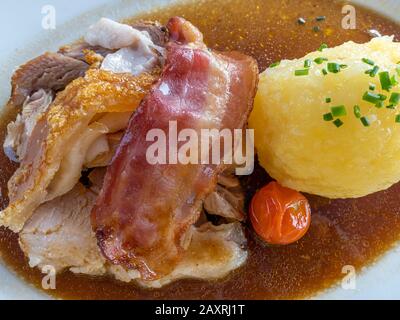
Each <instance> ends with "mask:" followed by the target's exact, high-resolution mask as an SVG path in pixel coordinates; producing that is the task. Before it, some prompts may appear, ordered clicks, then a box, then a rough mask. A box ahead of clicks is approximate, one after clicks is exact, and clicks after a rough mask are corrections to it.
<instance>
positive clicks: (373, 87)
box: [369, 83, 376, 91]
mask: <svg viewBox="0 0 400 320" xmlns="http://www.w3.org/2000/svg"><path fill="white" fill-rule="evenodd" d="M375 89H376V85H374V84H373V83H370V84H369V90H371V91H374V90H375Z"/></svg>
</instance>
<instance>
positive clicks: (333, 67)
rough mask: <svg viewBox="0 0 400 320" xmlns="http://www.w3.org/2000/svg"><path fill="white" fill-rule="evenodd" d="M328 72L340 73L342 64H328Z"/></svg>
mask: <svg viewBox="0 0 400 320" xmlns="http://www.w3.org/2000/svg"><path fill="white" fill-rule="evenodd" d="M328 71H329V72H332V73H338V72H339V71H340V64H338V63H334V62H330V63H328Z"/></svg>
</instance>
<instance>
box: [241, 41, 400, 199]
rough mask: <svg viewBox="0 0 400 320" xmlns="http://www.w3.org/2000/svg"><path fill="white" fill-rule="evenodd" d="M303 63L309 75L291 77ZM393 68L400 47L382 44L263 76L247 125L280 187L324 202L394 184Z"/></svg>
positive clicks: (397, 145)
mask: <svg viewBox="0 0 400 320" xmlns="http://www.w3.org/2000/svg"><path fill="white" fill-rule="evenodd" d="M318 58H323V59H318ZM315 59H317V60H316V61H315ZM306 60H311V66H310V68H309V70H308V75H297V76H296V75H295V73H296V70H304V69H306V68H305V66H307V64H308V63H307V62H306V63H305V61H306ZM399 62H400V44H399V43H396V42H393V39H392V38H391V37H382V38H375V39H373V40H372V41H370V42H369V43H365V44H356V43H354V42H347V43H345V44H343V45H341V46H338V47H336V48H332V49H323V50H322V51H316V52H313V53H310V54H308V55H307V56H305V57H304V58H302V59H298V60H290V61H288V60H285V61H282V62H281V63H280V64H279V65H278V66H276V67H274V68H269V69H267V70H266V71H265V72H264V73H262V74H261V78H260V84H259V89H258V93H257V97H256V101H255V107H254V110H253V112H252V114H251V116H250V120H249V125H250V127H251V128H253V129H254V131H255V146H256V149H257V152H258V157H259V161H260V163H261V165H262V166H263V167H264V168H265V169H266V170H267V172H268V173H269V174H270V175H271V176H272V177H273V178H274V179H276V180H277V181H278V182H280V183H281V184H282V185H284V186H286V187H289V188H292V189H295V190H298V191H303V192H307V193H311V194H317V195H321V196H324V197H328V198H356V197H361V196H365V195H367V194H370V193H374V192H377V191H380V190H384V189H387V188H388V187H390V186H391V185H393V184H394V183H396V182H398V181H399V180H400V123H399V122H398V121H400V116H399V118H398V119H397V120H396V116H397V115H398V114H400V106H397V104H398V101H397V100H398V98H399V97H400V96H397V95H396V93H400V86H399V85H398V83H397V81H398V80H399V79H400V77H399V74H400V64H399V65H398V64H397V63H399ZM328 63H330V65H329V68H328ZM332 63H337V65H335V64H332ZM374 66H376V67H379V70H378V71H377V69H376V70H374V71H372V75H373V74H374V73H376V76H374V77H373V76H371V75H370V74H369V73H371V72H370V70H372V69H373V68H374ZM328 69H330V70H331V71H328ZM335 69H337V71H338V70H339V71H338V72H337V73H334V72H336V71H335ZM325 70H326V71H327V72H325ZM332 71H333V72H332ZM304 73H307V72H306V71H305V72H304V71H302V72H300V74H304ZM324 73H325V74H324ZM388 76H389V77H390V78H389V81H388ZM381 78H382V80H381ZM382 87H383V88H385V89H386V90H384V89H383V88H382ZM366 93H367V94H368V96H365V97H366V99H367V100H370V101H366V100H365V99H363V96H364V95H365V94H366ZM379 95H381V96H379ZM385 97H386V99H385ZM390 100H391V101H390ZM379 101H382V102H379ZM355 106H358V107H355ZM334 107H336V108H334ZM388 107H389V108H388ZM332 108H333V109H332ZM354 108H355V109H356V110H355V112H354ZM332 111H333V112H332ZM344 112H345V113H346V115H343V113H344ZM332 113H334V114H333V115H332ZM324 115H325V119H324ZM331 118H333V119H331Z"/></svg>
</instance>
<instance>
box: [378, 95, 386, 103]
mask: <svg viewBox="0 0 400 320" xmlns="http://www.w3.org/2000/svg"><path fill="white" fill-rule="evenodd" d="M378 96H379V99H381V101H385V100H386V99H387V96H385V95H384V94H380V93H379V94H378Z"/></svg>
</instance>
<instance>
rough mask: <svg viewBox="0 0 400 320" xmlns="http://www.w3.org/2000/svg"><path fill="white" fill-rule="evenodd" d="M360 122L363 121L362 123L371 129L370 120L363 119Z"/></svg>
mask: <svg viewBox="0 0 400 320" xmlns="http://www.w3.org/2000/svg"><path fill="white" fill-rule="evenodd" d="M360 121H361V123H362V124H363V125H364V127H369V126H370V124H371V123H370V122H369V120H368V118H367V117H361V118H360Z"/></svg>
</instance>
